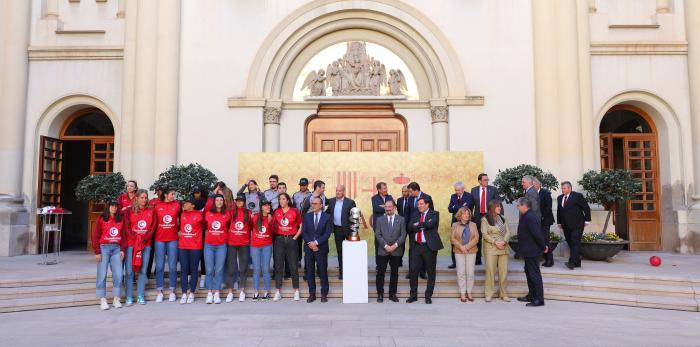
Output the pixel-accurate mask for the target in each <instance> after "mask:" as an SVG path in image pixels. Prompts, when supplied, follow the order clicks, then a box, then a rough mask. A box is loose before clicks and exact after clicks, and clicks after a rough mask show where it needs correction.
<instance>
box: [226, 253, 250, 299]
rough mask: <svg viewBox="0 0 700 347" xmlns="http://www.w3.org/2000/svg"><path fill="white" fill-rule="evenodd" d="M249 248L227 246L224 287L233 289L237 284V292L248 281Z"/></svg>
mask: <svg viewBox="0 0 700 347" xmlns="http://www.w3.org/2000/svg"><path fill="white" fill-rule="evenodd" d="M249 258H250V246H248V245H245V246H231V245H229V246H227V250H226V285H227V286H228V287H229V288H233V284H234V283H235V282H238V290H241V289H243V288H245V285H246V282H247V280H248V259H249Z"/></svg>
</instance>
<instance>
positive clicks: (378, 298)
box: [377, 294, 384, 302]
mask: <svg viewBox="0 0 700 347" xmlns="http://www.w3.org/2000/svg"><path fill="white" fill-rule="evenodd" d="M377 302H384V294H377Z"/></svg>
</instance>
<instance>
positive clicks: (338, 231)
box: [333, 225, 347, 274]
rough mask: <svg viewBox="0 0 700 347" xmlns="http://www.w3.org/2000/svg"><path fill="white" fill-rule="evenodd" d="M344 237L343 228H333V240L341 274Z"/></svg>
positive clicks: (335, 226)
mask: <svg viewBox="0 0 700 347" xmlns="http://www.w3.org/2000/svg"><path fill="white" fill-rule="evenodd" d="M346 237H347V235H345V231H344V230H343V227H339V226H337V225H334V226H333V239H335V250H336V251H337V252H338V265H339V266H340V273H341V274H342V273H343V241H344V240H345V238H346Z"/></svg>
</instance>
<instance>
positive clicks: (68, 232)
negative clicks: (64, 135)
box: [61, 140, 90, 251]
mask: <svg viewBox="0 0 700 347" xmlns="http://www.w3.org/2000/svg"><path fill="white" fill-rule="evenodd" d="M63 149H64V152H63V153H64V154H63V155H64V157H63V158H64V159H63V189H62V193H61V194H62V196H61V200H62V202H63V203H62V205H63V207H64V208H66V209H68V210H69V211H71V212H73V214H72V215H67V216H65V217H64V220H63V232H62V234H61V250H62V251H63V250H71V249H85V244H86V243H87V230H88V227H87V202H84V201H77V200H76V199H75V193H74V192H75V187H76V186H77V185H78V182H79V181H80V180H81V179H83V178H84V177H85V176H88V175H90V141H79V140H78V141H65V143H64V145H63Z"/></svg>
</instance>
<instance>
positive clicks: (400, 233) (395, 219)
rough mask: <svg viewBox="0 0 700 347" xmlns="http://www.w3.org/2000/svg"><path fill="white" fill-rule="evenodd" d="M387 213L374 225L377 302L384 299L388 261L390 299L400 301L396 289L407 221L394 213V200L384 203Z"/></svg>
mask: <svg viewBox="0 0 700 347" xmlns="http://www.w3.org/2000/svg"><path fill="white" fill-rule="evenodd" d="M384 211H385V212H386V214H385V215H383V216H381V217H379V218H377V222H376V223H377V224H376V225H375V227H374V237H375V239H376V244H377V279H376V283H377V302H383V301H384V274H385V273H386V265H387V263H388V264H389V265H390V266H391V275H390V278H389V300H391V301H393V302H398V301H399V298H397V297H396V289H397V286H398V283H399V264H401V256H402V255H403V248H404V242H405V240H406V222H405V221H404V218H403V217H401V216H399V215H398V214H396V213H394V211H396V206H395V205H394V200H387V201H386V202H385V203H384Z"/></svg>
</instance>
